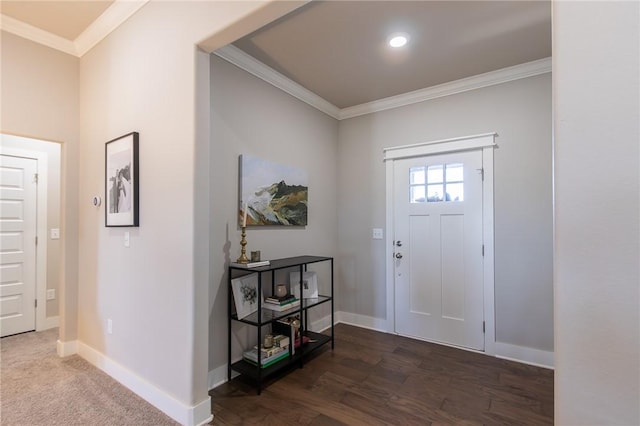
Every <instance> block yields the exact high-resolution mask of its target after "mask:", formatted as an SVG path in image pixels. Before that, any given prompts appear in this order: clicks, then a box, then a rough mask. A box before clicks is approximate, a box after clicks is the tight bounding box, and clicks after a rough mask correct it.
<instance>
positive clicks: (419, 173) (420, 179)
mask: <svg viewBox="0 0 640 426" xmlns="http://www.w3.org/2000/svg"><path fill="white" fill-rule="evenodd" d="M424 177H425V176H424V167H412V168H411V169H410V170H409V183H410V184H411V185H415V184H424V183H425V182H424Z"/></svg>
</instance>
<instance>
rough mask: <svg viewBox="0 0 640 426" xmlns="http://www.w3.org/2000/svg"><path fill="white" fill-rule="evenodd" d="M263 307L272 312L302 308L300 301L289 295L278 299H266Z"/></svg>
mask: <svg viewBox="0 0 640 426" xmlns="http://www.w3.org/2000/svg"><path fill="white" fill-rule="evenodd" d="M262 306H263V307H265V308H267V309H271V310H272V311H278V312H282V311H286V310H287V309H291V308H295V307H296V306H300V299H296V297H295V296H293V295H290V294H287V295H286V296H282V297H277V296H269V297H267V298H266V299H264V303H263V304H262Z"/></svg>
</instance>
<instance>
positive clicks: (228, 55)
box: [213, 44, 340, 120]
mask: <svg viewBox="0 0 640 426" xmlns="http://www.w3.org/2000/svg"><path fill="white" fill-rule="evenodd" d="M213 53H215V54H216V55H217V56H219V57H221V58H222V59H224V60H225V61H228V62H230V63H232V64H233V65H235V66H237V67H239V68H241V69H243V70H245V71H247V72H248V73H250V74H253V75H254V76H256V77H258V78H260V79H262V80H264V81H266V82H267V83H269V84H271V85H273V86H275V87H277V88H278V89H280V90H282V91H284V92H286V93H288V94H290V95H291V96H293V97H294V98H297V99H299V100H301V101H302V102H305V103H307V104H309V105H311V106H312V107H314V108H316V109H317V110H319V111H322V112H324V113H325V114H327V115H328V116H330V117H333V118H335V119H337V120H339V119H340V108H338V107H337V106H335V105H333V104H331V103H329V102H327V101H326V100H325V99H324V98H321V97H320V96H318V95H316V94H315V93H313V92H312V91H310V90H308V89H305V88H304V87H302V86H301V85H299V84H298V83H296V82H294V81H293V80H291V79H289V78H287V77H285V76H284V75H282V74H280V73H279V72H277V71H276V70H274V69H272V68H270V67H268V66H266V65H265V64H263V63H262V62H260V61H258V60H257V59H255V58H254V57H252V56H249V55H247V54H246V53H244V52H243V51H242V50H240V49H238V48H237V47H235V46H233V45H231V44H230V45H228V46H225V47H223V48H221V49H218V50H216V51H215V52H213Z"/></svg>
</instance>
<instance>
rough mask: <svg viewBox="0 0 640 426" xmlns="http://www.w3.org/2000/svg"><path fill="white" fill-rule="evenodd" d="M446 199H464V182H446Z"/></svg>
mask: <svg viewBox="0 0 640 426" xmlns="http://www.w3.org/2000/svg"><path fill="white" fill-rule="evenodd" d="M447 201H464V184H463V183H462V182H460V183H448V184H447Z"/></svg>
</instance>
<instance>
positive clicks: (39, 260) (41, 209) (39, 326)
mask: <svg viewBox="0 0 640 426" xmlns="http://www.w3.org/2000/svg"><path fill="white" fill-rule="evenodd" d="M0 154H2V155H6V156H9V157H19V158H26V159H30V160H36V164H37V169H36V170H37V173H38V184H37V186H36V200H37V201H36V203H37V205H36V237H37V238H38V245H37V246H36V300H37V301H38V304H37V306H36V331H41V330H46V329H48V328H51V327H50V326H49V324H47V243H48V240H47V188H48V187H47V185H48V161H47V160H48V159H47V154H46V153H45V152H40V151H31V150H22V149H16V148H8V147H0Z"/></svg>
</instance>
